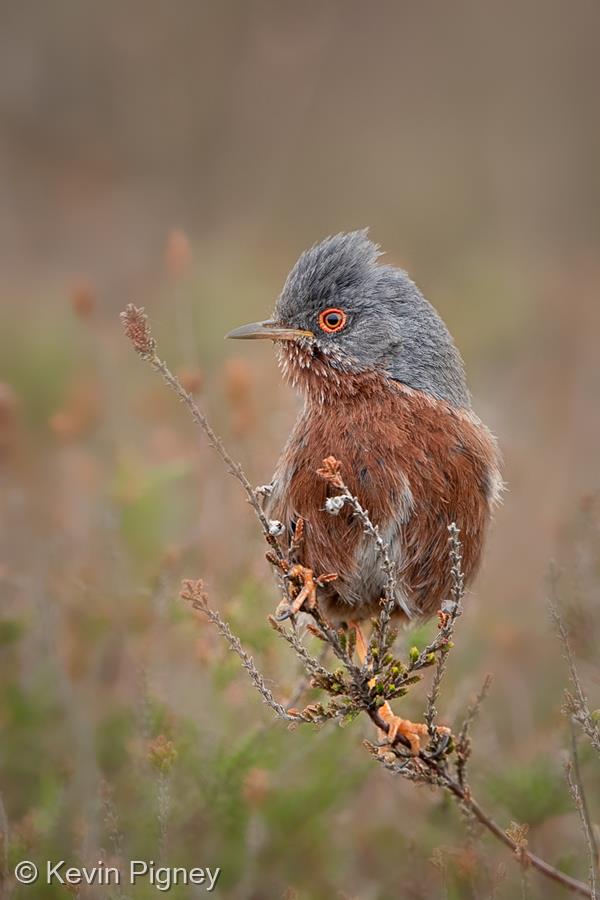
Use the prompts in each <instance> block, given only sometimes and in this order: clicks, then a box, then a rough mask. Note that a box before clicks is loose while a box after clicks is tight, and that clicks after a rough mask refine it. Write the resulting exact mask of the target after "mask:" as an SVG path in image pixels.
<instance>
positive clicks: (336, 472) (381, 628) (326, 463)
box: [317, 456, 413, 653]
mask: <svg viewBox="0 0 600 900" xmlns="http://www.w3.org/2000/svg"><path fill="white" fill-rule="evenodd" d="M317 474H318V475H320V476H321V477H322V478H324V479H325V480H326V481H327V482H329V484H331V485H332V486H333V487H335V488H338V489H339V490H340V491H341V493H340V494H338V495H337V496H336V497H332V498H330V499H331V500H332V501H334V502H333V504H330V507H327V506H326V508H327V509H328V511H329V512H331V513H332V514H333V515H338V514H339V512H340V510H341V508H342V506H343V504H344V503H347V504H348V505H349V506H351V507H352V509H353V510H354V512H355V513H356V515H357V516H358V518H359V519H360V521H361V523H362V526H363V531H364V532H365V534H368V535H369V536H370V537H371V538H372V540H373V542H374V543H375V547H376V549H377V555H378V557H379V560H380V562H381V567H382V569H383V572H384V575H385V581H386V585H385V592H384V597H383V600H382V603H381V609H380V612H379V619H378V637H379V641H378V643H379V648H378V649H379V650H380V652H381V653H383V652H385V648H386V638H387V629H388V627H389V623H390V619H391V617H392V614H393V613H394V612H395V610H396V609H397V607H400V609H401V610H402V611H403V612H404V614H405V615H406V617H407V618H408V619H409V620H410V619H412V618H413V612H412V610H411V609H410V608H409V606H408V604H407V603H406V600H405V599H404V597H402V595H401V593H400V592H399V591H398V585H397V577H396V567H395V566H394V564H393V562H392V560H391V558H390V552H389V547H388V545H387V544H386V543H385V541H384V540H383V538H382V537H381V534H380V531H379V526H378V525H375V524H374V523H373V521H372V520H371V516H370V515H369V513H368V511H367V510H366V509H365V508H364V506H363V505H362V504H361V502H360V500H359V499H358V497H356V496H355V495H354V494H353V493H352V492H351V491H350V489H349V488H348V485H347V484H346V483H345V481H344V479H343V478H342V476H341V464H340V462H339V460H337V459H335V457H333V456H328V457H327V458H326V459H324V460H323V463H322V467H321V468H320V469H317Z"/></svg>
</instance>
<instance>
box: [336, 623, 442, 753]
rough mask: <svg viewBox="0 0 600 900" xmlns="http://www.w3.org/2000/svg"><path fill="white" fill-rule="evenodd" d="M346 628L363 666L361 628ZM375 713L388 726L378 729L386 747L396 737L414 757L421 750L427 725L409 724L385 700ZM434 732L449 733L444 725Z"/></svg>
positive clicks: (371, 683) (364, 654) (356, 625)
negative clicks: (402, 740) (400, 738)
mask: <svg viewBox="0 0 600 900" xmlns="http://www.w3.org/2000/svg"><path fill="white" fill-rule="evenodd" d="M348 627H349V628H354V630H355V631H356V654H357V656H358V658H359V660H360V662H361V664H363V665H364V662H365V660H366V658H367V653H368V650H367V642H366V641H365V637H364V635H363V633H362V630H361V627H360V625H359V623H358V622H356V621H352V622H349V623H348ZM375 683H376V679H375V678H371V680H370V681H369V687H373V686H374V685H375ZM377 712H378V713H379V715H380V717H381V718H382V719H383V721H384V722H385V723H386V725H387V726H388V731H387V732H385V731H383V729H380V734H381V735H382V738H383V740H384V741H385V743H386V744H387V745H392V744H394V743H395V741H396V738H397V737H398V736H400V737H403V738H405V739H406V740H407V741H408V744H409V746H410V750H411V753H413V754H414V755H415V756H416V755H417V754H418V753H419V750H420V749H421V738H425V737H426V736H427V735H428V733H429V729H428V727H427V725H425V724H424V723H423V722H411V721H410V719H403V718H401V717H400V716H397V715H396V714H395V713H394V711H393V709H392V707H391V706H390V704H389V703H388V701H387V700H386V701H385V703H384V704H383V706H380V707H379V709H378V710H377ZM435 730H436V731H437V732H438V734H450V733H451V732H450V729H449V728H447V727H446V726H445V725H437V726H436V729H435Z"/></svg>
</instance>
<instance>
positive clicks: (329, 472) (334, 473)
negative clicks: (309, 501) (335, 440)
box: [317, 456, 344, 488]
mask: <svg viewBox="0 0 600 900" xmlns="http://www.w3.org/2000/svg"><path fill="white" fill-rule="evenodd" d="M341 470H342V464H341V462H340V461H339V459H336V458H335V456H328V457H326V458H325V459H324V460H323V462H322V463H321V468H320V469H317V475H319V476H320V477H321V478H323V479H324V480H325V481H328V482H329V484H332V485H333V486H334V487H338V488H343V487H344V482H343V481H342V476H341V474H340V473H341Z"/></svg>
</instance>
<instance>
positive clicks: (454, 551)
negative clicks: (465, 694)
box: [425, 522, 465, 738]
mask: <svg viewBox="0 0 600 900" xmlns="http://www.w3.org/2000/svg"><path fill="white" fill-rule="evenodd" d="M448 532H449V534H450V536H449V538H448V542H449V544H450V561H451V567H450V574H451V578H452V590H451V597H452V599H451V600H450V602H449V603H446V608H444V605H443V606H442V609H441V610H440V613H439V618H440V632H442V631H443V633H444V636H443V641H444V643H443V644H442V645H441V648H440V652H439V653H438V654H437V656H436V662H435V672H434V674H433V680H432V682H431V688H430V690H429V693H428V695H427V709H426V711H425V722H426V723H427V727H428V729H429V735H430V737H431V738H434V737H435V735H436V730H435V720H436V718H437V709H436V708H435V704H436V703H437V699H438V697H439V693H440V687H441V684H442V678H443V677H444V673H445V671H446V665H447V661H448V650H449V649H450V640H451V638H452V635H453V633H454V626H455V624H456V620H457V618H458V617H459V616H460V614H461V612H462V600H463V596H464V592H465V578H464V574H463V570H462V547H461V543H460V529H459V528H458V526H457V525H456V522H451V523H450V525H448ZM429 652H430V653H431V652H433V651H431V650H429Z"/></svg>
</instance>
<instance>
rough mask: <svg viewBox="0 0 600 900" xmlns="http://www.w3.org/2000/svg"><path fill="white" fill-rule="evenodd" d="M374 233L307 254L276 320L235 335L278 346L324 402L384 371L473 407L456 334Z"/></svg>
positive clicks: (301, 383)
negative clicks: (351, 381)
mask: <svg viewBox="0 0 600 900" xmlns="http://www.w3.org/2000/svg"><path fill="white" fill-rule="evenodd" d="M379 256H380V252H379V248H378V247H377V245H376V244H374V243H373V242H372V241H370V240H369V238H368V237H367V232H366V230H364V231H353V232H350V233H348V234H336V235H334V236H333V237H329V238H326V239H325V240H324V241H322V242H321V243H319V244H315V245H314V246H313V247H311V248H310V249H309V250H306V251H305V252H304V253H303V254H302V256H301V257H300V258H299V260H298V261H297V263H296V264H295V266H294V268H293V269H292V270H291V272H290V273H289V275H288V277H287V279H286V282H285V284H284V286H283V290H282V292H281V295H280V297H279V299H278V300H277V304H276V306H275V311H274V314H273V317H272V318H271V319H268V320H267V321H265V322H254V323H252V324H251V325H244V326H242V327H241V328H237V329H235V330H234V331H231V332H230V333H229V334H228V335H227V337H229V338H237V339H259V338H266V339H269V340H272V341H275V342H277V346H278V348H279V359H280V362H281V364H282V368H283V370H284V372H285V373H286V374H287V375H288V376H289V378H290V380H291V381H292V382H293V383H294V384H295V385H297V386H298V387H299V388H300V389H301V390H304V391H305V392H307V393H311V391H317V392H318V394H319V396H320V397H321V398H325V397H327V396H328V393H333V392H336V393H339V392H340V389H341V388H343V382H344V376H346V377H347V376H348V375H351V374H354V375H360V374H363V373H371V372H378V373H381V374H382V375H384V376H387V377H388V378H391V379H393V380H394V381H397V382H400V383H402V384H405V385H406V386H407V387H410V388H413V389H415V390H420V391H424V392H425V393H428V394H429V395H431V396H433V397H435V398H437V399H440V400H446V401H447V402H449V403H451V404H452V405H454V406H462V407H468V406H469V403H470V401H469V393H468V390H467V387H466V383H465V377H464V370H463V364H462V360H461V358H460V355H459V353H458V351H457V349H456V347H455V345H454V343H453V341H452V338H451V336H450V334H449V332H448V329H447V328H446V326H445V325H444V323H443V322H442V320H441V318H440V316H439V315H438V314H437V312H436V311H435V309H434V308H433V307H432V306H431V304H430V303H428V302H427V300H425V298H424V297H423V295H422V294H421V292H420V291H419V290H418V288H417V287H416V286H415V285H414V284H413V282H412V281H411V280H410V278H409V277H408V275H407V274H406V273H405V272H403V271H402V270H400V269H396V268H394V267H392V266H382V265H378V264H377V259H378V257H379Z"/></svg>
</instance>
